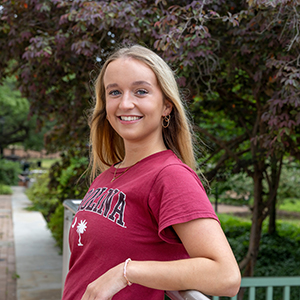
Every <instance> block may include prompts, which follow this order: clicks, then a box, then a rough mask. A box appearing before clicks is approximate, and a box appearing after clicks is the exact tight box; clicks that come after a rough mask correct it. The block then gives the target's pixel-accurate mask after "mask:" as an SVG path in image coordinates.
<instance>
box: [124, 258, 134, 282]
mask: <svg viewBox="0 0 300 300" xmlns="http://www.w3.org/2000/svg"><path fill="white" fill-rule="evenodd" d="M130 261H131V259H130V258H127V259H126V261H125V264H124V273H123V275H124V278H125V279H126V281H127V285H129V286H130V285H132V283H131V282H130V281H129V280H128V278H127V275H126V272H127V265H128V263H129V262H130Z"/></svg>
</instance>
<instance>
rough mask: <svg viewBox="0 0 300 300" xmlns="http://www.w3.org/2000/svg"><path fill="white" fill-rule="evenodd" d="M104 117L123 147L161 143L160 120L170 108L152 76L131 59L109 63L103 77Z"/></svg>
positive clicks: (142, 66) (121, 59)
mask: <svg viewBox="0 0 300 300" xmlns="http://www.w3.org/2000/svg"><path fill="white" fill-rule="evenodd" d="M103 83H104V87H105V99H106V114H107V119H108V121H109V123H110V124H111V126H112V127H113V128H114V130H115V131H116V132H117V133H118V134H119V135H120V136H121V137H122V138H123V139H124V143H125V147H126V143H128V142H131V143H143V144H146V145H147V144H148V143H149V145H151V144H152V145H153V143H161V142H163V138H162V125H161V124H162V116H166V115H169V114H170V113H171V110H172V105H171V103H170V102H168V101H167V100H164V97H163V93H162V91H161V88H160V86H159V84H158V82H157V78H156V76H155V74H154V72H153V71H152V70H151V69H150V68H149V67H148V66H147V65H146V64H145V63H143V62H141V61H138V60H136V59H133V58H119V59H117V60H114V61H112V62H111V63H110V64H109V65H108V66H107V69H106V71H105V74H104V78H103Z"/></svg>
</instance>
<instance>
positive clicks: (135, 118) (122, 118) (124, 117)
mask: <svg viewBox="0 0 300 300" xmlns="http://www.w3.org/2000/svg"><path fill="white" fill-rule="evenodd" d="M119 118H120V119H121V120H122V121H136V120H139V119H141V118H142V117H137V116H120V117H119Z"/></svg>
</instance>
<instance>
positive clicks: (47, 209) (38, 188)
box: [26, 173, 59, 222]
mask: <svg viewBox="0 0 300 300" xmlns="http://www.w3.org/2000/svg"><path fill="white" fill-rule="evenodd" d="M48 185H49V173H44V174H42V175H39V176H37V177H36V182H35V183H34V184H33V185H32V186H31V187H30V188H28V189H27V190H26V195H27V196H28V198H29V199H30V200H31V202H32V204H33V206H32V207H31V208H30V209H32V210H38V211H40V212H41V213H42V214H43V216H44V218H45V219H46V221H47V222H49V220H50V216H51V215H52V214H53V213H54V212H55V210H56V207H57V206H58V205H59V200H58V198H57V194H56V192H55V191H53V190H50V189H49V187H48Z"/></svg>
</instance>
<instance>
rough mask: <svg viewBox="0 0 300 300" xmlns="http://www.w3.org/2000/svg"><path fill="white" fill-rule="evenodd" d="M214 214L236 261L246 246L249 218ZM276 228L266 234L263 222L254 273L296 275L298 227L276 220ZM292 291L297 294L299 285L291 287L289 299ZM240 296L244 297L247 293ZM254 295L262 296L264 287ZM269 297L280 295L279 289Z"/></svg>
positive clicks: (299, 258) (278, 298)
mask: <svg viewBox="0 0 300 300" xmlns="http://www.w3.org/2000/svg"><path fill="white" fill-rule="evenodd" d="M218 217H219V219H220V222H221V225H222V228H223V230H224V232H225V234H226V237H227V239H228V241H229V243H230V245H231V247H232V249H233V252H234V255H235V257H236V259H237V261H238V262H239V261H241V260H242V259H243V258H244V256H245V254H246V252H247V250H248V244H249V231H250V228H251V222H250V221H243V220H241V219H239V218H236V217H233V216H229V215H222V214H221V215H219V216H218ZM277 230H278V234H277V235H269V234H267V224H264V227H263V234H262V237H261V241H260V248H259V249H260V250H259V254H258V257H257V262H256V265H255V271H254V276H262V277H264V276H274V277H277V276H299V262H300V227H299V226H294V225H291V224H289V223H287V222H284V221H278V222H277ZM297 293H298V294H297ZM296 295H299V288H298V289H297V288H292V289H291V299H297V297H296ZM221 299H228V298H225V297H222V298H221ZM244 299H248V298H247V294H245V296H244ZM255 299H256V300H264V299H266V296H265V290H260V289H259V290H257V294H256V298H255ZM273 299H274V300H281V299H282V289H278V290H277V289H275V290H274V298H273Z"/></svg>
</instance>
